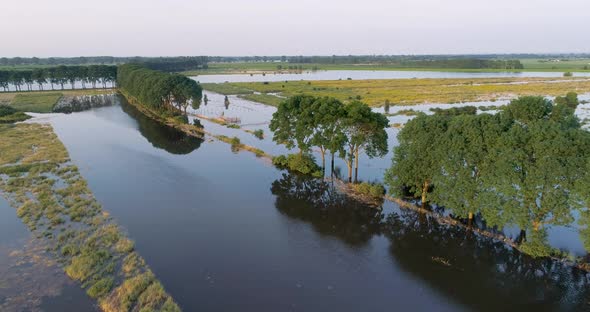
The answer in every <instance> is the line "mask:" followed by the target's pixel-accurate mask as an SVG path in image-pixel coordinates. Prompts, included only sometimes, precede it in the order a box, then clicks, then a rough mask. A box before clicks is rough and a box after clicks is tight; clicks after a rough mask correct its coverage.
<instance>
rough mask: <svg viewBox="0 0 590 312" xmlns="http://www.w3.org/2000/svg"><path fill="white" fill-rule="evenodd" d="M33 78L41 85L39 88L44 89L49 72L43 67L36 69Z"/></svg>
mask: <svg viewBox="0 0 590 312" xmlns="http://www.w3.org/2000/svg"><path fill="white" fill-rule="evenodd" d="M32 78H33V80H34V81H35V82H36V83H37V84H38V85H39V90H43V84H44V83H47V72H45V70H43V69H35V70H33V73H32Z"/></svg>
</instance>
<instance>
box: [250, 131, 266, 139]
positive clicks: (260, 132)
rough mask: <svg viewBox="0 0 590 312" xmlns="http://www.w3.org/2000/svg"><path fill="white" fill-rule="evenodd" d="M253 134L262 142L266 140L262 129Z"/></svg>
mask: <svg viewBox="0 0 590 312" xmlns="http://www.w3.org/2000/svg"><path fill="white" fill-rule="evenodd" d="M252 134H254V136H255V137H257V138H259V139H261V140H262V139H264V131H262V129H258V130H255V131H254V132H252Z"/></svg>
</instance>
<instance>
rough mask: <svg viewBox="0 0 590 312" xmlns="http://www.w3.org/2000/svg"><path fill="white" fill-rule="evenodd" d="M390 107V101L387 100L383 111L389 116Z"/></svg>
mask: <svg viewBox="0 0 590 312" xmlns="http://www.w3.org/2000/svg"><path fill="white" fill-rule="evenodd" d="M389 107H390V103H389V100H385V105H384V106H383V110H384V111H385V113H386V114H389Z"/></svg>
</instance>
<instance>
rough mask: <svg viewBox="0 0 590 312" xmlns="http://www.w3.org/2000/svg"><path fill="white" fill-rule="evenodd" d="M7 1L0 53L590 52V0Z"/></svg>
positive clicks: (1, 16) (1, 13) (0, 18)
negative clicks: (589, 23) (589, 30)
mask: <svg viewBox="0 0 590 312" xmlns="http://www.w3.org/2000/svg"><path fill="white" fill-rule="evenodd" d="M2 2H4V3H2V4H1V5H0V27H1V28H0V29H2V30H3V31H2V35H1V36H0V57H14V56H21V57H32V56H37V57H49V56H63V57H66V56H95V55H113V56H135V55H139V56H177V55H220V56H241V55H246V56H254V55H333V54H336V55H349V54H357V55H358V54H363V55H382V54H387V55H389V54H482V53H563V52H572V53H588V52H590V40H589V39H588V38H589V37H590V35H589V33H588V29H590V26H589V25H588V20H589V19H590V0H559V1H558V0H362V1H359V0H355V1H351V0H95V1H88V0H51V1H49V0H3V1H2Z"/></svg>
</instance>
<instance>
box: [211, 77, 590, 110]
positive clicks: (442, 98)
mask: <svg viewBox="0 0 590 312" xmlns="http://www.w3.org/2000/svg"><path fill="white" fill-rule="evenodd" d="M219 85H221V86H223V88H224V91H225V94H232V93H231V90H232V88H234V89H236V90H240V92H246V91H248V90H249V91H251V92H250V93H254V92H259V93H261V94H262V95H265V96H268V95H269V93H274V94H278V95H280V96H281V97H290V96H293V95H297V94H311V95H315V96H330V97H335V98H338V99H340V100H342V101H350V100H353V99H360V100H362V101H364V102H366V103H367V104H369V105H371V106H382V105H384V103H385V102H386V101H389V102H390V103H392V104H391V105H392V106H393V105H413V104H423V103H460V102H471V101H486V100H490V101H493V100H497V99H502V98H513V97H515V96H517V95H518V96H523V95H552V96H557V95H562V94H565V93H567V92H570V91H573V92H577V93H585V92H590V79H588V78H575V77H574V78H564V77H560V78H469V79H466V78H462V79H383V80H332V81H289V82H288V83H286V82H284V81H283V82H236V83H224V84H218V85H216V86H214V85H212V84H205V86H204V87H205V89H208V90H212V91H215V90H216V88H218V87H219ZM215 92H217V91H215ZM236 94H237V93H236ZM263 103H264V102H263Z"/></svg>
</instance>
